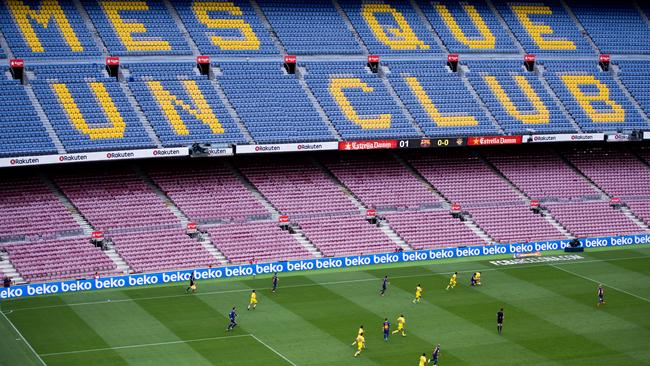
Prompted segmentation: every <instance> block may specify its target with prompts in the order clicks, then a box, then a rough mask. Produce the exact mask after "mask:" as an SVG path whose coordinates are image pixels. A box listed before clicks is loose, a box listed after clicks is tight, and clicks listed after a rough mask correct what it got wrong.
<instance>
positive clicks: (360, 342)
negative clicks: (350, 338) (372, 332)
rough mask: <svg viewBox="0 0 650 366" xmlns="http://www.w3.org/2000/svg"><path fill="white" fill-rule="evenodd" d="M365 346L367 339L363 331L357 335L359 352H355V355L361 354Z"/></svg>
mask: <svg viewBox="0 0 650 366" xmlns="http://www.w3.org/2000/svg"><path fill="white" fill-rule="evenodd" d="M364 348H366V339H365V338H364V337H363V333H359V335H358V336H357V352H356V353H355V354H354V357H357V356H359V355H360V354H361V351H363V349H364Z"/></svg>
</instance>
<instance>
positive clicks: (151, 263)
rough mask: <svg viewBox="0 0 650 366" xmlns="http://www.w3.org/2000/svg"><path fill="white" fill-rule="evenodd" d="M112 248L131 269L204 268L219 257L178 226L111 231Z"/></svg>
mask: <svg viewBox="0 0 650 366" xmlns="http://www.w3.org/2000/svg"><path fill="white" fill-rule="evenodd" d="M111 239H112V240H113V243H114V245H115V251H116V252H117V253H118V254H119V255H120V256H121V257H122V258H123V259H124V261H125V262H126V263H127V264H128V265H129V267H131V269H132V270H133V271H134V272H153V271H162V270H172V269H187V268H208V267H211V266H217V265H219V264H223V263H219V261H217V259H216V258H215V257H213V256H212V255H211V254H210V253H209V252H208V251H207V250H206V249H205V248H204V247H202V246H201V245H200V244H199V243H198V242H197V241H196V240H193V239H191V238H189V237H188V236H187V235H185V233H184V232H183V231H182V230H180V229H157V230H147V231H141V232H122V233H113V234H111Z"/></svg>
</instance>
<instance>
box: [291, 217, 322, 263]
mask: <svg viewBox="0 0 650 366" xmlns="http://www.w3.org/2000/svg"><path fill="white" fill-rule="evenodd" d="M291 229H292V230H293V232H292V233H291V236H293V237H294V239H296V241H297V242H298V243H300V245H302V247H303V248H305V249H307V251H308V252H309V253H311V255H313V256H314V257H316V258H323V253H321V251H320V250H318V248H317V247H316V246H315V245H314V243H312V242H311V240H309V239H308V238H307V235H305V233H304V232H303V231H302V228H301V227H300V226H298V225H291Z"/></svg>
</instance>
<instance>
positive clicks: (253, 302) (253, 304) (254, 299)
mask: <svg viewBox="0 0 650 366" xmlns="http://www.w3.org/2000/svg"><path fill="white" fill-rule="evenodd" d="M251 307H252V308H253V310H255V308H256V307H257V294H256V293H255V290H253V292H251V301H250V302H249V303H248V308H247V309H246V310H250V309H251Z"/></svg>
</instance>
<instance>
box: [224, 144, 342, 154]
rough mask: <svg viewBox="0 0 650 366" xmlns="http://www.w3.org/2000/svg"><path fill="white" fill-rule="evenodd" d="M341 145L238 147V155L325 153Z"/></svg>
mask: <svg viewBox="0 0 650 366" xmlns="http://www.w3.org/2000/svg"><path fill="white" fill-rule="evenodd" d="M338 148H339V143H338V142H336V141H333V142H301V143H295V144H265V145H237V146H235V153H236V154H260V153H281V152H298V151H325V150H338Z"/></svg>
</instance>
